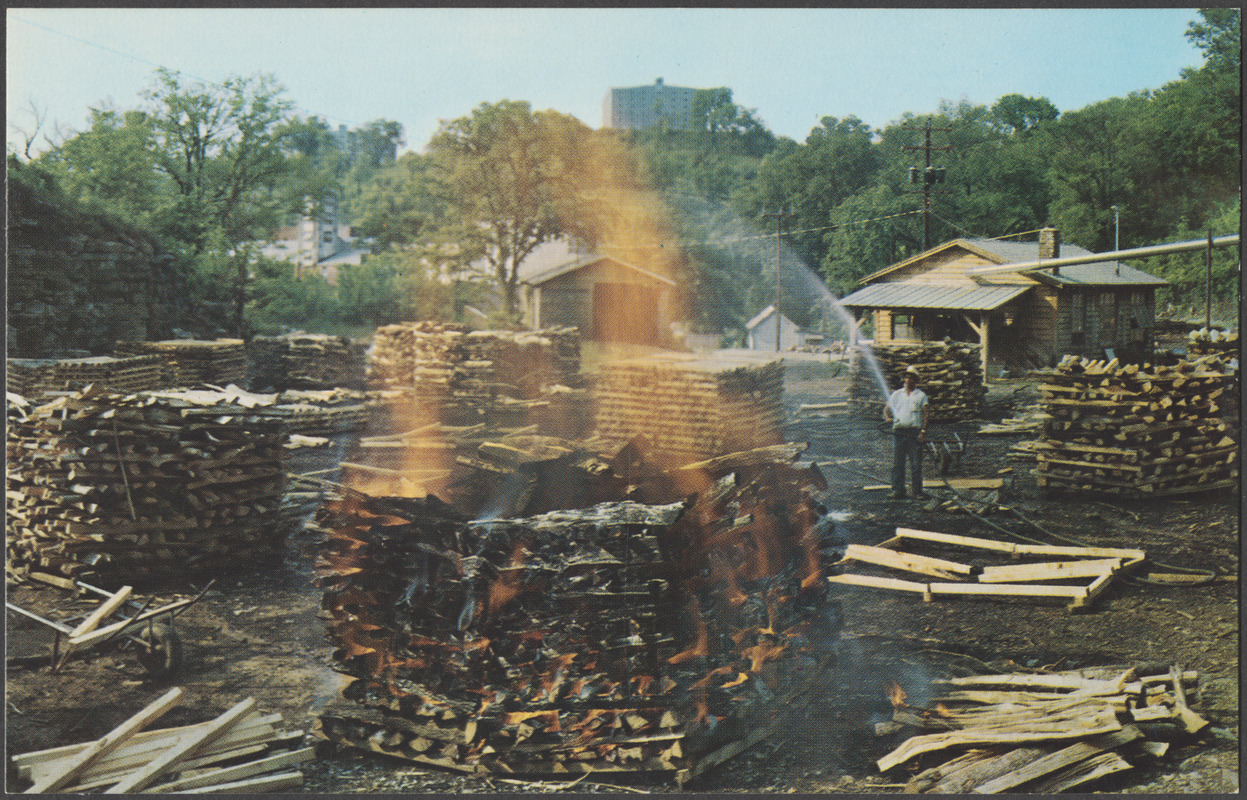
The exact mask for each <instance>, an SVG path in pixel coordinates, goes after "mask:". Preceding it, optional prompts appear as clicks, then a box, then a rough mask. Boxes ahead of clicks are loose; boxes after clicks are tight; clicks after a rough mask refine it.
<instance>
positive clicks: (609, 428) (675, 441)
mask: <svg viewBox="0 0 1247 800" xmlns="http://www.w3.org/2000/svg"><path fill="white" fill-rule="evenodd" d="M783 395H784V364H783V362H782V361H779V360H774V361H765V360H758V359H751V360H750V361H748V362H746V363H739V362H738V361H729V360H720V359H706V360H700V359H697V358H695V357H692V356H688V357H681V356H674V355H673V356H669V357H667V358H649V359H638V360H635V361H624V362H620V363H616V364H611V365H609V366H605V367H603V369H602V372H601V376H600V378H599V380H598V382H597V386H596V409H595V417H594V420H595V432H596V435H597V436H598V437H599V438H600V439H601V440H602V441H603V442H605V443H606V444H607V445H608V446H614V447H616V448H618V447H622V446H623V445H624V444H626V443H627V442H629V441H631V440H632V439H633V438H635V437H637V436H644V437H645V438H646V439H647V440H648V441H649V446H650V448H651V449H652V451H653V452H654V453H655V454H656V455H661V456H664V457H667V458H669V459H671V460H672V461H674V462H676V463H683V462H687V461H694V460H697V459H703V458H709V457H712V456H717V455H722V454H724V453H730V452H734V451H737V450H748V449H752V448H755V447H765V446H769V445H774V444H778V443H779V442H781V441H783V425H784V407H783Z"/></svg>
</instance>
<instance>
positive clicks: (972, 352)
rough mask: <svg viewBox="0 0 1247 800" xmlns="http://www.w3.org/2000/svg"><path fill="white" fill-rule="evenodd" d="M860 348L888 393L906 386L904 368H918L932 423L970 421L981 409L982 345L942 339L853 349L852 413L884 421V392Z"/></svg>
mask: <svg viewBox="0 0 1247 800" xmlns="http://www.w3.org/2000/svg"><path fill="white" fill-rule="evenodd" d="M863 347H870V348H871V353H873V355H874V358H875V360H876V361H877V362H878V364H879V368H880V369H881V370H882V371H883V377H884V379H885V380H886V381H887V384H888V386H889V387H890V391H894V390H896V389H899V388H900V387H901V386H902V385H903V384H904V374H905V369H906V368H907V367H915V368H917V370H918V388H920V389H922V391H924V392H926V394H927V396H928V397H929V398H930V399H931V421H932V422H958V421H961V420H967V419H973V418H974V417H976V416H978V414H979V412H980V411H981V410H982V408H983V398H984V397H986V395H987V387H986V386H985V385H984V383H983V365H982V362H981V360H980V352H981V350H980V346H979V345H977V344H968V343H966V342H955V341H951V340H944V341H942V342H913V343H907V344H887V345H859V346H857V347H854V348H853V350H852V354H851V355H850V359H849V407H850V408H851V409H852V410H853V412H854V413H856V414H859V415H862V416H865V417H871V418H876V419H878V418H882V416H883V403H884V398H883V396H882V390H881V389H880V387H879V382H878V379H877V378H876V376H875V372H874V370H873V369H872V367H871V364H870V357H869V356H868V355H867V354H866V353H864V352H863V351H862V348H863Z"/></svg>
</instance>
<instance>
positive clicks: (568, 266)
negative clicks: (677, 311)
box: [520, 253, 676, 286]
mask: <svg viewBox="0 0 1247 800" xmlns="http://www.w3.org/2000/svg"><path fill="white" fill-rule="evenodd" d="M602 261H610V262H611V263H613V264H618V265H619V266H621V267H625V268H627V269H631V270H635V271H636V272H639V273H641V274H642V275H644V276H646V277H648V278H652V279H653V280H656V281H659V282H661V283H665V284H667V285H668V286H675V285H676V283H675V281H673V280H671V279H670V278H665V277H663V276H662V275H659V274H657V273H654V272H650V271H649V270H647V269H642V268H641V267H638V266H636V265H635V264H629V263H628V262H627V261H621V260H619V259H618V258H615V257H614V256H604V255H599V254H597V253H589V254H587V255H582V256H578V257H575V258H572V259H570V260H568V261H563V262H560V263H554V264H551V265H546V266H545V268H544V269H541V270H540V271H538V270H533V271H531V272H528V274H526V275H523V276H521V278H520V282H521V283H527V284H529V285H530V286H539V285H541V284H543V283H546V282H547V281H550V280H553V279H554V278H557V277H559V276H560V275H566V274H567V273H569V272H575V271H576V270H578V269H584V268H585V267H588V266H591V265H593V264H597V263H599V262H602Z"/></svg>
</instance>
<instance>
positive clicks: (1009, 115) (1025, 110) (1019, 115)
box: [988, 94, 1061, 133]
mask: <svg viewBox="0 0 1247 800" xmlns="http://www.w3.org/2000/svg"><path fill="white" fill-rule="evenodd" d="M1060 114H1061V112H1060V111H1058V110H1057V107H1056V106H1054V105H1052V102H1051V101H1050V100H1048V98H1046V97H1025V96H1023V95H1020V94H1006V95H1004V96H1003V97H1001V98H1000V99H999V100H997V101H996V104H995V105H994V106H992V109H991V114H990V115H989V117H988V118H989V119H990V120H991V122H992V123H993V124H994V125H995V126H996V127H997V129H999V130H1000V131H1002V132H1004V133H1029V132H1030V131H1032V130H1034V129H1035V128H1037V127H1039V126H1040V125H1042V124H1043V123H1045V122H1051V121H1052V120H1054V119H1056V118H1057V117H1058V116H1060Z"/></svg>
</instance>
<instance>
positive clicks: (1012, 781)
mask: <svg viewBox="0 0 1247 800" xmlns="http://www.w3.org/2000/svg"><path fill="white" fill-rule="evenodd" d="M1198 681H1199V674H1198V673H1197V672H1194V671H1190V670H1183V669H1182V667H1180V666H1173V667H1170V666H1167V665H1164V664H1141V665H1139V666H1137V667H1098V668H1091V669H1083V670H1071V671H1067V672H1056V673H1042V674H1041V673H1036V674H1005V675H976V676H970V677H965V678H954V679H950V680H937V681H934V683H935V684H937V685H938V686H939V689H937V690H936V691H937V692H938V691H942V692H943V694H942V695H939V696H937V697H935V698H933V699H932V701H931V702H932V703H934V704H935V708H933V709H926V708H919V707H915V706H912V705H909V703H908V702H907V695H906V693H905V691H904V689H902V688H901V687H900V686H897V685H895V684H893V685H892V687H890V691H889V695H890V697H891V699H892V703H893V705H894V706H895V707H896V711H895V713H894V715H893V722H894V723H899V725H900V726H912V727H916V728H919V729H921V730H926V731H931V732H929V733H923V734H920V735H917V736H914V737H911V738H910V739H908V740H906V741H905V742H904V743H903V744H901V746H900V747H898V748H896V749H895V750H893V751H892V752H891V753H888V754H887V755H885V756H884V757H883V758H880V759H879V760H878V762H877V763H878V766H879V769H880V770H881V771H884V772H886V771H888V770H890V769H893V768H895V767H897V766H899V765H901V764H904V763H906V762H909V761H911V760H913V759H916V758H921V759H923V760H925V761H926V762H927V763H929V762H930V761H931V760H932V759H931V758H929V757H926V756H925V754H929V753H941V754H942V755H940V758H942V759H945V760H943V761H942V762H940V763H937V764H936V765H935V766H931V767H930V768H928V769H925V770H923V771H922V772H919V773H918V774H917V775H915V776H914V777H913V778H911V779H910V781H909V783H908V784H907V785H906V791H908V792H911V793H932V794H969V793H973V794H996V793H1001V792H1011V793H1012V792H1026V793H1032V794H1047V793H1052V792H1063V791H1066V790H1068V789H1071V788H1074V787H1076V786H1083V785H1085V784H1087V783H1089V782H1091V781H1094V780H1097V779H1099V778H1102V777H1104V776H1107V775H1111V774H1113V773H1116V772H1121V771H1123V770H1127V769H1131V768H1133V766H1134V765H1135V764H1137V763H1139V761H1140V760H1149V759H1154V758H1157V757H1160V756H1163V755H1164V754H1165V753H1166V752H1167V750H1168V748H1169V742H1170V741H1172V740H1174V738H1175V735H1176V736H1177V737H1181V736H1192V735H1195V734H1197V733H1198V732H1199V731H1201V730H1203V729H1204V728H1205V727H1207V725H1208V722H1207V721H1206V720H1204V719H1202V718H1201V717H1200V716H1199V715H1198V714H1196V713H1195V712H1194V711H1192V710H1191V708H1190V706H1189V705H1188V704H1187V703H1188V700H1187V697H1188V695H1187V693H1188V692H1191V693H1194V692H1196V691H1197V686H1198ZM886 724H887V723H885V725H886ZM951 748H956V750H957V752H958V753H959V755H957V756H956V757H954V758H951V759H949V756H948V755H947V754H946V752H945V751H947V750H949V749H951ZM1127 759H1129V760H1127Z"/></svg>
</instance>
